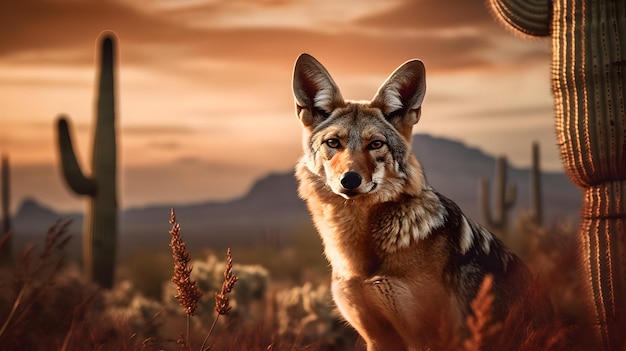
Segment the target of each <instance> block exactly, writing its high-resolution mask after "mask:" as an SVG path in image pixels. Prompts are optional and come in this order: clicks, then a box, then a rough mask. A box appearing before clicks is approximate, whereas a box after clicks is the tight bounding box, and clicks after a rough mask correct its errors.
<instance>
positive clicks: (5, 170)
mask: <svg viewBox="0 0 626 351" xmlns="http://www.w3.org/2000/svg"><path fill="white" fill-rule="evenodd" d="M0 168H1V170H0V179H1V181H2V189H0V191H2V232H0V236H2V235H4V234H6V233H8V232H10V231H11V214H10V205H11V201H10V200H11V197H10V191H11V188H10V184H11V183H10V172H9V157H8V156H6V155H2V165H1V166H0ZM6 240H7V242H5V243H4V245H3V247H2V248H1V249H0V261H2V260H9V259H10V258H11V249H12V247H11V241H12V240H11V236H9V237H8V238H7V239H6Z"/></svg>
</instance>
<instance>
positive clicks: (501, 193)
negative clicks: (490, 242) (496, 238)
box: [479, 156, 517, 235]
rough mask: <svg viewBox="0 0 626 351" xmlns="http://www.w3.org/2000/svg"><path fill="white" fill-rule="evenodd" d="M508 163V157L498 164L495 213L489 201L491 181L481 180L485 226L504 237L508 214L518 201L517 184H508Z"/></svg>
mask: <svg viewBox="0 0 626 351" xmlns="http://www.w3.org/2000/svg"><path fill="white" fill-rule="evenodd" d="M507 168H508V162H507V160H506V157H504V156H501V157H498V161H497V163H496V179H495V184H494V190H495V205H494V206H495V207H494V212H493V213H492V211H491V201H489V197H490V196H489V180H488V179H487V178H482V179H481V180H480V192H479V197H480V202H481V204H482V212H483V218H484V221H485V224H486V225H487V227H488V228H489V229H491V230H494V231H496V232H498V233H499V234H500V235H504V234H505V233H506V230H507V226H508V212H509V211H510V210H511V208H513V205H514V204H515V199H516V189H517V188H516V187H515V184H508V183H507Z"/></svg>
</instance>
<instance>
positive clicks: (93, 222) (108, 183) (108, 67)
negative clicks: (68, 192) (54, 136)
mask: <svg viewBox="0 0 626 351" xmlns="http://www.w3.org/2000/svg"><path fill="white" fill-rule="evenodd" d="M101 41H102V51H101V66H100V81H99V95H98V101H97V116H96V126H95V128H94V131H95V134H94V140H93V158H92V169H91V176H90V177H88V176H85V174H84V172H82V171H81V169H80V166H79V164H78V162H77V160H76V155H75V153H74V149H73V147H72V140H71V138H70V134H69V128H68V123H67V120H66V118H65V117H63V116H61V117H60V118H59V120H58V141H59V151H60V154H61V163H62V169H63V174H64V176H65V180H66V182H67V184H68V185H69V187H70V188H71V189H72V190H73V191H74V192H76V193H77V194H80V195H86V196H88V197H89V200H90V201H89V211H88V212H87V214H86V218H85V229H84V233H83V267H84V270H85V274H86V276H87V278H89V279H91V280H93V281H95V282H97V283H98V284H100V285H101V286H103V287H105V288H110V287H111V286H112V285H113V274H114V267H115V250H116V239H117V186H116V181H117V179H116V176H117V173H116V168H117V160H116V158H117V155H116V153H117V152H116V145H115V96H114V71H113V69H114V61H115V36H114V35H113V34H112V33H105V34H103V35H102V36H101Z"/></svg>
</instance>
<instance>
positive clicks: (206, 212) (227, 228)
mask: <svg viewBox="0 0 626 351" xmlns="http://www.w3.org/2000/svg"><path fill="white" fill-rule="evenodd" d="M412 147H413V150H414V152H415V154H416V155H417V156H418V158H419V159H420V161H421V163H422V166H423V168H424V171H425V174H426V177H427V179H428V181H429V183H430V184H431V185H432V186H433V187H434V188H435V189H437V190H438V191H439V192H440V193H442V194H443V195H445V196H447V197H449V198H450V199H452V200H454V201H455V202H457V204H459V206H460V207H461V209H462V210H463V211H464V212H465V213H466V214H467V215H468V216H469V217H471V218H474V219H477V220H479V221H480V220H481V219H482V218H481V213H480V206H479V202H478V184H479V180H480V178H481V177H488V178H489V179H490V182H491V184H493V177H494V174H495V163H496V161H495V158H494V157H492V156H489V155H487V154H485V153H483V152H482V151H480V150H478V149H474V148H469V147H467V146H465V145H464V144H462V143H460V142H457V141H452V140H448V139H444V138H437V137H432V136H429V135H421V134H420V135H415V136H414V139H413V145H412ZM508 175H509V182H511V183H515V184H516V186H517V201H516V204H515V209H514V210H513V214H512V215H511V219H513V218H514V216H515V215H516V214H517V213H518V212H519V211H523V210H526V209H528V208H529V203H530V192H529V190H528V189H529V188H528V187H529V184H530V171H529V170H528V169H521V168H510V169H509V172H508ZM541 180H542V187H543V188H542V190H543V200H544V211H545V214H544V216H545V219H546V222H547V223H552V222H554V221H564V220H571V219H574V220H575V218H576V216H577V211H578V209H579V207H580V203H581V194H580V191H579V190H578V189H577V188H575V187H574V186H573V185H572V184H571V183H570V181H569V180H568V179H567V177H566V176H565V175H564V174H563V173H543V174H542V176H541ZM296 189H297V184H296V180H295V178H294V176H293V172H285V173H279V174H269V175H267V176H265V177H263V178H262V179H259V180H258V181H257V182H256V183H255V184H254V185H253V186H252V188H251V189H250V190H249V191H248V193H247V194H246V195H244V196H243V197H241V198H238V199H234V200H231V201H221V202H216V201H213V202H206V203H198V204H189V205H182V206H181V205H178V206H176V208H175V210H176V214H177V219H178V222H179V223H180V224H181V229H182V233H183V237H184V239H185V241H186V242H187V244H188V245H189V246H190V247H204V246H208V245H210V246H217V247H223V246H227V245H238V244H240V245H246V244H248V245H250V244H254V243H259V242H268V241H271V242H274V243H275V242H283V241H287V240H289V238H290V237H291V236H293V235H294V233H297V232H300V231H312V230H313V229H312V224H311V220H310V218H309V214H308V212H307V210H306V207H305V204H304V202H303V201H302V200H300V199H299V198H298V196H297V190H296ZM492 203H493V201H492ZM170 207H171V205H167V204H164V205H158V206H150V207H144V208H134V209H127V210H125V211H122V212H121V216H120V244H119V245H120V248H121V250H122V251H126V250H131V249H132V248H134V247H137V246H141V247H143V248H166V247H167V245H168V243H169V239H170V237H169V235H168V234H167V232H168V230H169V228H170V224H169V223H168V221H169V217H170ZM57 218H70V219H72V220H73V221H74V223H73V224H72V226H71V227H70V231H71V232H72V233H75V234H76V235H77V236H78V238H80V235H79V234H78V233H80V228H81V226H82V217H81V216H80V215H78V214H58V213H54V211H52V210H51V209H46V208H43V207H41V205H38V204H37V203H36V202H35V201H34V200H27V201H25V202H24V204H23V205H22V207H21V208H20V210H19V211H18V212H17V215H16V217H15V220H14V227H15V233H16V236H18V235H24V237H31V236H32V235H35V234H36V233H45V230H46V228H47V227H48V226H49V225H50V224H51V223H53V222H54V221H55V220H56V219H57ZM76 241H80V240H76Z"/></svg>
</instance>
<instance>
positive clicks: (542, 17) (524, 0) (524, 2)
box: [489, 0, 552, 37]
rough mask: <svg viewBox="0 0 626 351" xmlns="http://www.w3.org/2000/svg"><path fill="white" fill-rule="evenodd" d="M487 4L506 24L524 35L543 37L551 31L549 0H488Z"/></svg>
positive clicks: (550, 2)
mask: <svg viewBox="0 0 626 351" xmlns="http://www.w3.org/2000/svg"><path fill="white" fill-rule="evenodd" d="M489 6H490V7H491V10H492V11H493V13H494V14H495V15H496V16H495V17H496V18H498V19H499V20H500V21H501V22H503V23H504V24H505V25H506V26H508V27H510V28H512V29H514V30H516V31H518V32H521V33H523V34H526V35H530V36H536V37H545V36H549V35H550V32H551V22H552V11H551V10H552V1H551V0H489Z"/></svg>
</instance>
